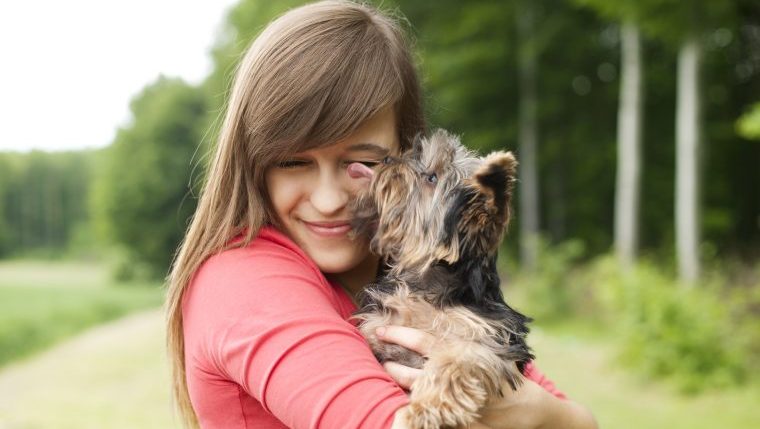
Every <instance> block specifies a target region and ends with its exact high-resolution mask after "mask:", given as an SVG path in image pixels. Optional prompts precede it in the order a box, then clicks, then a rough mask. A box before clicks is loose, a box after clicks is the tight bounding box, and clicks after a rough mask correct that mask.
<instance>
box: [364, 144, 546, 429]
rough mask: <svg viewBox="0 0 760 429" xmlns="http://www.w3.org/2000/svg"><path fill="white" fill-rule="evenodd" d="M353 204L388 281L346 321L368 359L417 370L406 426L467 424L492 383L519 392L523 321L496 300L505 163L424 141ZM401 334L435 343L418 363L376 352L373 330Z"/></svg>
mask: <svg viewBox="0 0 760 429" xmlns="http://www.w3.org/2000/svg"><path fill="white" fill-rule="evenodd" d="M384 164H385V165H383V166H382V167H380V168H379V169H378V171H377V172H376V173H375V174H374V177H373V178H372V182H371V185H370V188H369V191H368V193H367V194H366V195H363V196H362V197H361V198H359V199H358V200H357V203H356V206H355V207H354V212H355V219H356V220H355V224H354V227H355V231H356V232H357V233H369V234H371V235H372V241H371V243H372V244H371V246H372V248H373V250H374V251H375V252H376V253H378V254H380V255H382V256H383V257H385V258H386V260H387V262H388V263H389V265H390V270H389V271H388V273H387V274H386V275H385V276H384V277H382V278H381V279H379V281H378V282H377V283H376V284H373V285H369V286H368V287H366V288H365V290H364V292H363V294H362V296H361V303H360V305H361V308H360V310H359V311H358V312H357V313H356V314H355V317H356V318H358V319H360V320H361V323H360V330H361V332H362V334H363V335H364V336H365V337H366V338H367V340H368V341H369V343H370V346H371V347H372V350H373V351H374V353H375V355H376V356H377V357H378V359H379V360H380V361H381V362H382V361H396V362H399V363H402V364H405V365H408V366H412V367H416V368H422V369H423V373H422V375H421V376H420V377H419V378H418V379H417V380H416V381H415V383H414V385H413V387H412V393H411V398H410V404H409V405H408V406H407V407H406V408H405V409H404V419H405V423H406V424H407V426H408V427H410V428H425V429H428V428H440V427H458V426H467V425H469V424H470V423H472V422H473V421H475V419H476V418H477V417H478V416H479V411H480V410H481V409H482V408H483V406H485V405H486V404H487V403H488V401H489V400H490V399H492V398H494V397H497V396H501V389H502V386H503V384H504V382H507V383H508V384H509V386H510V387H511V388H512V389H516V388H517V387H518V386H519V385H520V383H521V380H522V378H521V375H520V373H521V372H522V369H523V367H524V365H525V363H527V361H529V360H530V359H532V358H533V356H532V355H531V353H530V349H529V348H528V346H527V344H526V343H525V335H526V334H527V332H528V328H527V323H528V322H529V319H528V318H527V317H525V316H524V315H522V314H520V313H518V312H516V311H515V310H513V309H512V308H511V307H509V306H508V305H507V304H506V303H505V302H504V298H503V296H502V293H501V289H500V280H499V276H498V273H497V270H496V251H497V248H498V245H499V243H500V242H501V238H502V235H503V233H504V230H505V229H506V226H507V224H508V222H509V211H510V209H509V202H510V199H511V192H512V185H513V182H514V176H515V168H516V164H517V163H516V161H515V159H514V157H513V156H512V154H511V153H503V152H496V153H494V154H491V155H489V156H488V157H486V158H478V157H476V156H475V155H474V154H472V153H471V152H469V151H467V150H466V149H465V148H464V147H463V146H462V145H461V144H460V143H459V141H458V140H457V139H456V138H455V137H453V136H451V135H449V134H447V133H445V132H444V131H438V132H436V133H435V134H434V135H433V136H432V137H431V138H430V139H427V140H425V139H418V141H416V142H415V145H414V148H413V149H412V150H410V151H409V152H408V153H405V154H404V155H403V156H402V157H400V158H395V159H389V160H386V162H385V163H384ZM387 325H403V326H408V327H412V328H417V329H420V330H423V331H425V332H428V333H431V334H432V335H434V336H435V338H437V343H436V345H435V347H434V350H433V351H432V352H431V353H430V354H429V355H428V356H427V357H426V358H427V360H426V359H425V358H423V357H422V356H419V355H417V354H415V353H413V352H411V351H409V350H407V349H405V348H403V347H400V346H397V345H393V344H388V343H384V342H382V341H379V340H378V339H377V337H376V336H375V330H376V328H378V327H380V326H387Z"/></svg>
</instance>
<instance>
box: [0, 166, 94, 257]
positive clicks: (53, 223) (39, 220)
mask: <svg viewBox="0 0 760 429" xmlns="http://www.w3.org/2000/svg"><path fill="white" fill-rule="evenodd" d="M91 172H92V152H91V151H77V152H60V153H46V152H40V151H33V152H30V153H25V154H19V153H0V257H2V256H8V255H19V254H30V253H38V254H41V253H47V254H50V253H60V252H62V251H64V250H66V249H67V247H68V244H69V240H70V239H71V237H72V235H73V233H74V230H75V229H76V228H77V227H81V225H83V224H86V223H87V222H88V220H89V214H88V212H87V208H86V196H87V192H88V189H89V187H90V184H91V183H92V177H91Z"/></svg>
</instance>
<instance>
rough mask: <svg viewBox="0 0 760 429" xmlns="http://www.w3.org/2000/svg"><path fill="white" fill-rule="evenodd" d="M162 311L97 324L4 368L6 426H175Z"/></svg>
mask: <svg viewBox="0 0 760 429" xmlns="http://www.w3.org/2000/svg"><path fill="white" fill-rule="evenodd" d="M163 338H164V331H163V315H162V314H161V312H160V311H159V310H151V311H149V312H143V313H139V314H135V315H131V316H128V317H126V318H123V319H120V320H117V321H115V322H112V323H108V324H105V325H101V326H98V327H96V328H93V329H91V330H89V331H87V332H85V333H84V334H82V335H80V336H78V337H75V338H73V339H72V340H69V341H66V342H64V343H62V344H60V345H58V346H55V347H53V348H52V349H50V350H49V351H46V352H44V353H42V354H39V355H37V356H33V357H32V358H30V359H27V360H25V361H22V362H18V363H14V364H12V365H9V366H7V367H5V368H3V369H2V370H0V429H32V428H35V429H36V428H40V429H42V428H61V429H67V428H72V429H73V428H80V429H87V428H92V429H96V428H97V429H104V428H114V429H116V428H125V429H126V428H141V429H142V428H173V427H179V425H177V424H175V422H174V421H173V418H172V413H171V409H170V402H169V371H168V366H167V364H166V360H165V358H164V348H163Z"/></svg>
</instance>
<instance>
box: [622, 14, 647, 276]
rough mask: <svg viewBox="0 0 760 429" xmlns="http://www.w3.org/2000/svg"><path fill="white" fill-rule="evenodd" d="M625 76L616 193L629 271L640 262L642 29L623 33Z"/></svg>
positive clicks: (624, 260) (626, 26)
mask: <svg viewBox="0 0 760 429" xmlns="http://www.w3.org/2000/svg"><path fill="white" fill-rule="evenodd" d="M620 35H621V54H622V61H621V62H622V73H621V79H620V100H619V105H618V129H617V141H618V147H617V183H616V190H615V252H616V253H617V257H618V260H619V262H620V264H621V266H622V267H623V268H624V269H625V270H629V269H630V268H631V267H632V266H633V264H634V262H635V259H636V253H637V249H638V234H639V205H640V204H639V200H640V189H641V185H640V183H641V180H640V176H641V174H640V172H641V129H642V126H641V122H642V117H641V106H642V103H643V91H642V83H641V71H642V64H641V63H642V61H641V47H640V42H639V40H640V37H639V29H638V27H637V26H636V25H635V24H633V23H630V22H629V23H625V24H624V25H623V27H622V28H621V31H620Z"/></svg>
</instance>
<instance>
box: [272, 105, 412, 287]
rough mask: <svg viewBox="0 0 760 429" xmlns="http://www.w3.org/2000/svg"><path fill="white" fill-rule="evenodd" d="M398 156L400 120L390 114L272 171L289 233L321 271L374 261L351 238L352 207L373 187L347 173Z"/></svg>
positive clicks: (275, 200) (276, 204) (363, 243)
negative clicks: (354, 167) (351, 203)
mask: <svg viewBox="0 0 760 429" xmlns="http://www.w3.org/2000/svg"><path fill="white" fill-rule="evenodd" d="M398 151H399V142H398V132H397V129H396V120H395V114H394V111H393V109H392V108H386V109H383V110H381V111H380V112H378V113H377V114H376V115H375V116H373V117H371V118H369V119H368V120H367V121H366V122H364V123H363V124H362V125H361V126H360V127H359V128H358V129H357V130H356V131H355V132H354V133H353V134H351V135H350V136H348V137H346V138H345V139H343V140H341V141H338V142H336V143H335V144H334V145H331V146H327V147H321V148H317V149H312V150H309V151H306V152H301V153H298V154H295V155H293V156H292V157H290V158H289V159H287V160H286V161H285V162H283V163H281V164H279V165H276V166H274V167H272V168H270V169H268V170H267V172H266V185H267V191H268V192H269V195H270V198H271V200H272V206H273V208H274V211H275V215H276V216H277V219H278V221H279V224H280V226H281V227H282V229H283V230H284V231H283V232H284V233H286V234H287V235H288V236H289V237H290V238H291V239H292V240H293V241H295V242H296V244H298V245H299V246H300V247H301V249H303V250H304V251H305V252H306V254H307V255H309V257H310V258H311V259H312V260H314V262H315V263H316V264H317V266H318V267H319V269H320V270H321V271H323V272H325V273H330V274H339V273H345V272H347V271H349V270H351V269H353V268H355V267H357V266H359V265H360V264H361V263H362V262H364V261H365V260H367V258H370V257H371V256H370V253H369V246H368V242H367V240H366V239H359V238H357V239H355V240H352V239H350V238H349V234H348V233H349V231H350V230H351V226H350V223H351V213H350V212H349V210H348V203H349V201H351V199H352V198H354V197H355V195H356V193H357V192H358V191H359V190H360V189H361V188H362V187H365V186H367V184H368V182H369V181H368V179H366V178H352V177H350V176H349V175H348V173H347V167H348V165H349V164H351V163H353V162H361V163H364V164H365V165H367V166H370V167H374V166H375V165H376V164H377V163H379V162H380V161H381V160H382V159H383V158H384V157H385V156H387V155H391V154H396V153H398Z"/></svg>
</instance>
